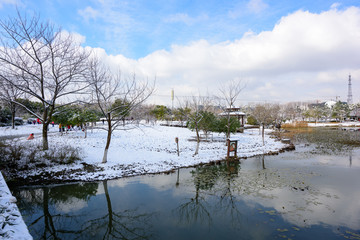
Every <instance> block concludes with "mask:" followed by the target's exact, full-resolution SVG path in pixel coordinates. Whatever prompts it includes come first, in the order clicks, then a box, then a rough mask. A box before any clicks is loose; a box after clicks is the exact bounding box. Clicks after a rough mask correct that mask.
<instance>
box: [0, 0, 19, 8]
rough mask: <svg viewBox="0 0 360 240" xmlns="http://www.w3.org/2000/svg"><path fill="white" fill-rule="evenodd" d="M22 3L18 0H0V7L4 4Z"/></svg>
mask: <svg viewBox="0 0 360 240" xmlns="http://www.w3.org/2000/svg"><path fill="white" fill-rule="evenodd" d="M7 4H10V5H22V4H21V1H20V0H0V8H2V7H3V6H4V5H7Z"/></svg>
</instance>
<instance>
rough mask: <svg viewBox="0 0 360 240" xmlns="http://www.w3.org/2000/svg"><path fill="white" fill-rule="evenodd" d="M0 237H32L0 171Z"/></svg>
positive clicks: (25, 239) (26, 239)
mask: <svg viewBox="0 0 360 240" xmlns="http://www.w3.org/2000/svg"><path fill="white" fill-rule="evenodd" d="M0 237H1V239H19V240H21V239H23V240H28V239H33V238H32V237H31V235H30V233H29V231H28V229H27V227H26V225H25V223H24V220H23V219H22V217H21V214H20V212H19V209H18V207H17V206H16V198H15V197H13V196H12V195H11V193H10V190H9V188H8V187H7V185H6V183H5V180H4V178H3V175H2V174H1V172H0Z"/></svg>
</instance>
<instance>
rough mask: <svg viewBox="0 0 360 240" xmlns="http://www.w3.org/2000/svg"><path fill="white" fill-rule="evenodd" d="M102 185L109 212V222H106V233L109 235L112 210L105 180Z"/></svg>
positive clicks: (111, 223) (111, 226) (111, 227)
mask: <svg viewBox="0 0 360 240" xmlns="http://www.w3.org/2000/svg"><path fill="white" fill-rule="evenodd" d="M103 186H104V191H105V197H106V202H107V207H108V213H109V222H108V228H107V231H106V234H107V235H108V236H111V232H112V229H113V210H112V206H111V199H110V195H109V191H108V186H107V180H105V181H103Z"/></svg>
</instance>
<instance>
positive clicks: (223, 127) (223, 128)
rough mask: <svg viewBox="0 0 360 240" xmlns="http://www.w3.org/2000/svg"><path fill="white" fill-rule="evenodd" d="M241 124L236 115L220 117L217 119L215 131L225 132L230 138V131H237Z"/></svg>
mask: <svg viewBox="0 0 360 240" xmlns="http://www.w3.org/2000/svg"><path fill="white" fill-rule="evenodd" d="M229 126H230V128H229ZM240 126H241V124H240V122H239V120H238V119H237V118H236V117H230V118H229V119H228V118H227V117H220V118H218V119H217V121H216V124H215V127H214V132H218V133H224V134H225V137H226V138H228V137H227V136H229V133H236V131H237V129H238V128H239V127H240Z"/></svg>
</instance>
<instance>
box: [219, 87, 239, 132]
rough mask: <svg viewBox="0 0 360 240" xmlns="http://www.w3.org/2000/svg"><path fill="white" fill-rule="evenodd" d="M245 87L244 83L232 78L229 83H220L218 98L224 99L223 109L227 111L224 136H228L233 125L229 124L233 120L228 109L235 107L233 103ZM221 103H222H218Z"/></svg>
mask: <svg viewBox="0 0 360 240" xmlns="http://www.w3.org/2000/svg"><path fill="white" fill-rule="evenodd" d="M244 88H245V86H244V84H243V83H242V82H241V81H236V80H233V81H231V82H230V83H228V84H226V85H222V86H221V87H220V92H221V94H222V95H221V96H220V97H219V99H222V100H224V101H225V106H226V108H227V109H224V110H225V111H226V112H227V115H226V119H227V125H226V127H227V132H226V138H228V139H229V138H230V133H231V130H230V129H232V128H233V126H231V123H232V122H233V121H232V120H231V116H230V110H231V108H234V107H235V103H236V101H237V98H238V97H239V95H240V93H241V91H242V90H243V89H244ZM220 105H223V104H220Z"/></svg>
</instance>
